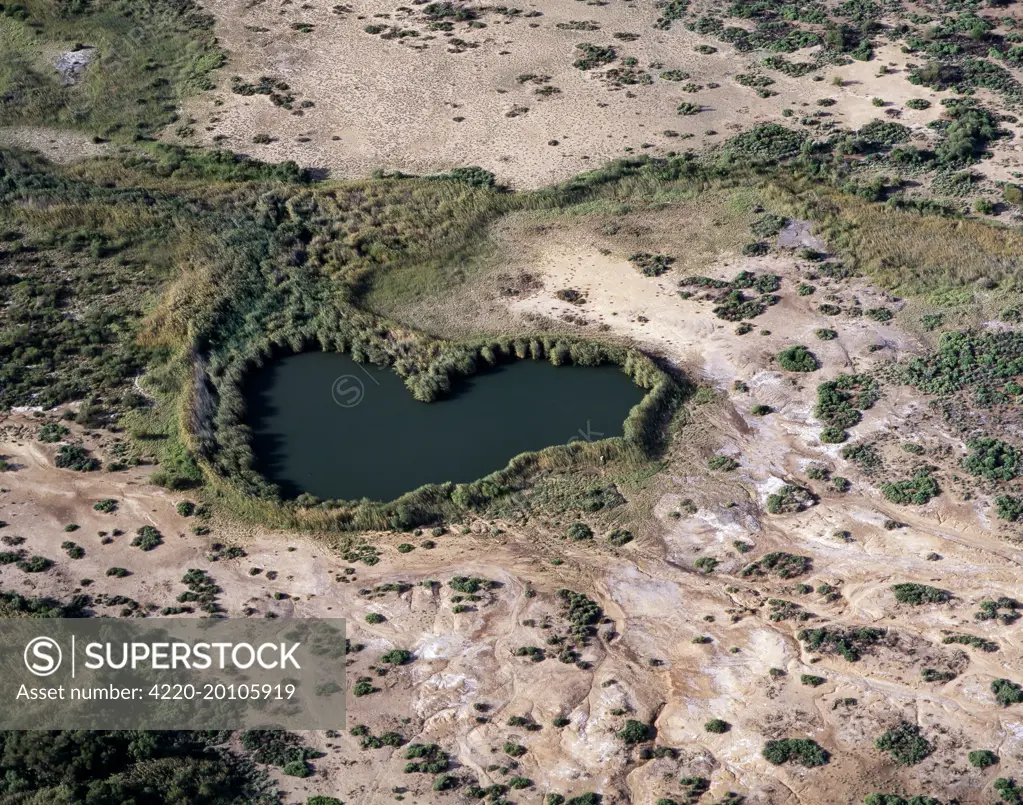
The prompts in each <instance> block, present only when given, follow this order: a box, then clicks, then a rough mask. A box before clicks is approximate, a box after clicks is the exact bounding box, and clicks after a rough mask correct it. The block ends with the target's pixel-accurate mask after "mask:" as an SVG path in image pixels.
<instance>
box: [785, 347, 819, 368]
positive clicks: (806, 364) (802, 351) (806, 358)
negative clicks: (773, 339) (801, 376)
mask: <svg viewBox="0 0 1023 805" xmlns="http://www.w3.org/2000/svg"><path fill="white" fill-rule="evenodd" d="M778 363H779V364H780V365H781V368H782V369H785V370H786V371H788V372H815V371H816V370H817V369H819V368H820V362H819V361H818V360H817V357H816V356H815V355H814V354H813V353H812V352H810V350H808V349H807V348H806V347H804V346H803V345H802V344H796V345H795V346H791V347H788V348H787V349H783V350H782V351H781V352H779V353H778Z"/></svg>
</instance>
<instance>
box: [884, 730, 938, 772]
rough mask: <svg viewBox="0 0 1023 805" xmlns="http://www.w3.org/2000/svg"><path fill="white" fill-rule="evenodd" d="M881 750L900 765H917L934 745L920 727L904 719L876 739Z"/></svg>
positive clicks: (932, 749)
mask: <svg viewBox="0 0 1023 805" xmlns="http://www.w3.org/2000/svg"><path fill="white" fill-rule="evenodd" d="M874 746H876V747H877V748H878V749H879V750H880V751H881V752H887V753H888V754H889V755H891V757H892V759H893V760H895V762H896V763H898V764H899V765H900V766H915V765H916V764H917V763H920V762H921V761H923V760H924V758H926V757H927V756H928V755H930V754H931V752H933V751H934V747H933V746H932V745H931V743H930V742H929V741H928V740H927V739H926V738H924V737H923V736H922V735H921V734H920V727H918V726H917V725H916V724H910V723H909V722H907V721H903V722H902V723H901V724H899V725H898V726H897V727H893V728H892V729H890V730H888V731H887V732H886V733H884V735H882V736H881V737H880V738H878V739H877V740H876V741H874Z"/></svg>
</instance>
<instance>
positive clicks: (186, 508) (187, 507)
mask: <svg viewBox="0 0 1023 805" xmlns="http://www.w3.org/2000/svg"><path fill="white" fill-rule="evenodd" d="M177 512H178V514H179V515H180V516H181V517H191V516H192V515H193V514H195V504H194V503H192V501H190V500H182V501H180V502H179V503H178V505H177Z"/></svg>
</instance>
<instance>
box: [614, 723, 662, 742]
mask: <svg viewBox="0 0 1023 805" xmlns="http://www.w3.org/2000/svg"><path fill="white" fill-rule="evenodd" d="M653 732H654V731H653V728H651V727H650V725H648V724H644V723H643V722H642V721H636V720H635V719H632V718H630V719H628V720H627V721H626V722H625V726H624V727H622V728H621V729H620V730H618V738H619V739H621V740H622V741H624V742H625V743H627V744H638V743H643V742H644V741H649V740H651V739H652V738H653V737H654V735H653Z"/></svg>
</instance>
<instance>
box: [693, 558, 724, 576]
mask: <svg viewBox="0 0 1023 805" xmlns="http://www.w3.org/2000/svg"><path fill="white" fill-rule="evenodd" d="M718 564H719V562H718V560H717V559H715V558H714V557H713V556H701V557H700V558H699V559H697V560H696V561H695V562H693V567H695V568H696V569H697V570H699V571H700V572H701V573H704V574H706V573H713V572H714V568H716V567H717V566H718Z"/></svg>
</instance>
